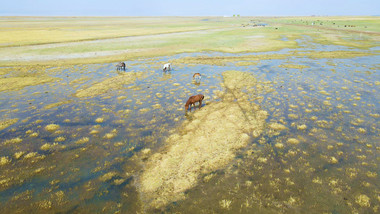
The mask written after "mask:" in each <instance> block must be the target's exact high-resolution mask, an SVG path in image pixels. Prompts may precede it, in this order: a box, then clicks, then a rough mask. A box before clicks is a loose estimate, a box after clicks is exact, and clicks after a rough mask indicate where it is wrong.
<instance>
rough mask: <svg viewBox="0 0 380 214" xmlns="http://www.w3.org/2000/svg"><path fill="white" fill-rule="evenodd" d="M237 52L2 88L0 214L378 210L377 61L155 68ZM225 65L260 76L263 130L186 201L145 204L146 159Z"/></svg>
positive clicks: (73, 71)
mask: <svg viewBox="0 0 380 214" xmlns="http://www.w3.org/2000/svg"><path fill="white" fill-rule="evenodd" d="M306 40H307V38H305V39H304V40H303V42H307V41H306ZM309 42H310V41H309ZM315 48H316V49H319V48H321V49H323V50H331V48H333V50H341V49H340V48H341V47H338V46H334V47H325V46H323V47H320V46H318V47H315ZM286 51H287V50H283V51H281V52H272V53H271V54H276V53H286ZM242 55H247V54H221V53H193V54H179V55H176V56H171V57H157V58H152V59H144V60H136V61H127V62H126V65H127V71H126V72H132V71H136V72H139V71H141V72H144V74H146V75H145V76H144V77H143V78H141V79H138V80H137V81H135V82H134V83H132V84H129V85H125V86H124V88H123V89H120V90H113V91H108V92H107V93H105V94H102V95H99V96H95V97H84V98H77V97H75V96H74V94H75V93H76V92H77V91H78V90H79V89H81V88H82V89H83V88H87V87H89V86H91V85H92V84H94V83H96V82H100V81H102V80H105V79H107V78H110V77H115V76H118V75H122V74H121V73H120V72H116V71H115V70H114V65H113V64H98V65H81V66H74V67H68V68H54V69H52V70H51V71H49V70H46V72H48V73H49V75H50V76H53V77H58V78H60V80H59V81H56V82H53V83H49V84H44V85H38V86H30V87H26V88H24V89H22V90H20V91H13V92H2V93H1V96H0V101H1V103H0V109H1V111H0V115H1V117H2V118H3V119H8V118H9V119H11V118H18V119H19V120H18V122H17V123H15V124H13V125H11V126H10V127H8V128H6V129H4V130H2V131H0V139H1V142H0V143H1V144H0V148H1V149H0V157H2V159H1V165H0V167H1V174H0V191H1V192H0V203H1V212H2V213H10V212H31V211H34V210H39V211H40V212H107V213H111V212H112V213H113V212H121V213H126V212H128V213H134V212H137V211H140V212H141V211H146V212H161V211H163V212H186V211H187V210H192V211H194V213H210V212H216V213H221V212H230V213H236V212H242V213H250V212H253V211H259V212H263V213H278V212H299V211H303V210H313V211H315V212H317V213H322V212H329V213H347V212H359V213H365V212H368V213H372V212H373V213H375V212H378V210H379V208H380V207H379V203H380V195H379V194H380V188H379V187H380V183H379V177H378V176H379V175H378V174H379V173H380V168H379V165H378V163H379V158H378V157H379V151H380V145H379V143H380V139H379V133H380V132H379V125H380V120H379V116H380V115H379V114H380V102H379V101H380V91H379V90H380V89H379V87H380V77H379V73H378V70H379V64H378V62H379V61H380V56H379V55H375V56H368V57H356V58H349V59H309V58H306V57H305V58H303V57H289V58H287V59H276V60H273V59H272V60H260V61H259V63H258V64H257V65H250V66H236V65H235V64H234V63H227V64H226V65H225V66H214V65H195V66H188V65H186V64H180V65H173V67H174V70H172V71H171V72H167V73H163V72H162V71H161V65H162V64H164V62H167V61H170V60H173V59H176V58H182V57H188V56H242ZM282 64H296V65H306V66H309V67H308V68H303V69H297V68H284V67H279V65H282ZM228 70H239V71H245V72H249V73H252V74H254V75H255V76H256V77H257V79H258V80H259V81H260V84H259V86H257V87H261V88H260V89H259V88H258V89H257V95H256V100H255V101H254V102H255V103H257V104H259V105H260V107H261V109H263V110H266V111H267V112H268V113H269V116H268V119H267V124H268V127H267V129H266V131H265V132H264V133H263V134H261V135H260V136H259V137H257V138H252V142H251V143H250V144H249V145H248V146H247V147H246V148H244V149H242V150H241V151H239V152H238V154H236V158H235V160H234V161H233V162H231V163H230V164H229V165H228V166H227V167H226V168H224V169H218V170H216V171H214V172H212V173H209V174H205V175H202V176H201V177H200V178H199V180H198V183H197V185H196V186H195V187H194V188H192V189H189V190H188V191H186V192H185V195H186V197H185V199H184V200H181V201H173V202H172V203H169V204H167V205H166V206H165V207H162V208H160V209H159V210H151V209H149V208H148V209H146V208H145V207H146V206H145V205H142V202H141V200H140V193H139V190H138V186H139V184H138V182H137V181H136V177H138V176H139V174H140V172H141V171H142V170H143V168H144V163H145V161H146V160H147V159H149V157H150V156H151V155H152V154H154V153H155V152H157V151H160V150H162V148H163V147H164V145H165V140H166V137H168V136H169V135H170V134H172V133H174V132H177V131H178V130H177V128H178V127H179V126H180V125H181V123H182V122H183V121H186V120H192V114H191V113H190V114H188V115H185V112H184V103H185V102H186V100H187V98H188V97H189V96H190V95H194V94H198V93H203V94H204V95H205V103H204V106H207V104H208V103H211V102H218V101H219V99H218V98H217V97H215V96H214V91H215V90H223V88H222V86H221V85H220V83H221V82H222V81H223V80H222V76H221V74H222V72H224V71H228ZM15 72H16V71H15ZM196 72H199V73H201V74H202V81H201V84H199V85H196V84H194V83H193V82H192V74H193V73H196ZM7 75H12V73H10V74H7ZM51 124H56V125H58V126H52V125H51ZM270 124H282V125H283V126H284V127H286V128H285V129H277V130H276V129H273V128H271V127H274V126H270ZM49 125H50V126H49ZM143 209H146V210H143Z"/></svg>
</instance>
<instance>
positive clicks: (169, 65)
mask: <svg viewBox="0 0 380 214" xmlns="http://www.w3.org/2000/svg"><path fill="white" fill-rule="evenodd" d="M170 70H172V66H171V64H170V63H166V64H165V65H164V67H162V71H170Z"/></svg>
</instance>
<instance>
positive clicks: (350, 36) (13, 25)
mask: <svg viewBox="0 0 380 214" xmlns="http://www.w3.org/2000/svg"><path fill="white" fill-rule="evenodd" d="M205 20H207V21H205ZM317 20H319V21H317ZM0 21H1V22H0V28H1V31H0V65H1V66H13V65H25V64H33V65H35V64H44V65H49V64H51V65H53V64H67V63H70V64H77V63H79V64H81V63H101V62H113V61H118V60H125V59H131V58H139V57H153V56H164V55H173V54H177V53H183V52H201V51H221V52H230V53H238V52H265V51H277V50H281V49H284V48H297V47H298V43H297V42H296V39H299V38H302V37H303V36H304V35H308V36H310V37H311V38H312V39H313V41H314V42H316V43H320V44H330V45H343V46H347V47H354V48H361V49H368V48H371V47H375V46H378V45H379V41H380V33H379V32H380V27H379V26H380V19H379V18H377V17H280V18H273V17H239V18H223V17H80V18H75V17H0ZM254 22H255V23H258V22H264V23H268V24H269V25H268V26H267V27H252V23H254ZM311 22H315V23H319V22H321V23H323V25H319V24H315V25H311ZM346 22H347V23H350V25H353V26H355V27H349V28H350V29H348V27H346V28H342V27H338V26H341V25H342V24H344V23H346ZM333 23H335V24H333ZM247 24H249V25H251V26H246V27H242V25H247ZM284 38H285V40H284ZM38 44H46V45H40V46H36V45H38ZM31 45H32V46H31ZM95 53H96V55H95ZM73 54H75V55H73ZM18 57H21V59H18ZM22 58H24V59H22ZM1 59H3V60H1ZM58 59H59V60H58Z"/></svg>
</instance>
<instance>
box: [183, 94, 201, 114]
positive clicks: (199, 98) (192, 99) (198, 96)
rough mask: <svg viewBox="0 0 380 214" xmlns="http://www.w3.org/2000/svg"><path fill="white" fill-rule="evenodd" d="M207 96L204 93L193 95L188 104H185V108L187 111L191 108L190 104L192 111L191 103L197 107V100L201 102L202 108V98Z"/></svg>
mask: <svg viewBox="0 0 380 214" xmlns="http://www.w3.org/2000/svg"><path fill="white" fill-rule="evenodd" d="M204 98H205V96H203V94H198V95H194V96H191V97H190V98H189V99H188V100H187V102H186V104H185V110H186V112H187V110H188V109H189V106H190V111H191V105H193V106H194V108H195V103H196V102H199V108H201V106H202V100H203V99H204Z"/></svg>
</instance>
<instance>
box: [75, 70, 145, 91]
mask: <svg viewBox="0 0 380 214" xmlns="http://www.w3.org/2000/svg"><path fill="white" fill-rule="evenodd" d="M139 78H143V72H126V73H123V74H120V75H118V76H115V77H111V78H108V79H106V80H104V81H102V82H99V83H95V84H94V85H92V86H90V87H88V88H85V89H80V90H78V91H77V93H75V96H77V97H93V96H98V95H101V94H105V93H107V92H108V91H112V90H119V89H122V88H124V87H125V86H126V85H129V84H132V83H134V82H135V81H136V80H137V79H139Z"/></svg>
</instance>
